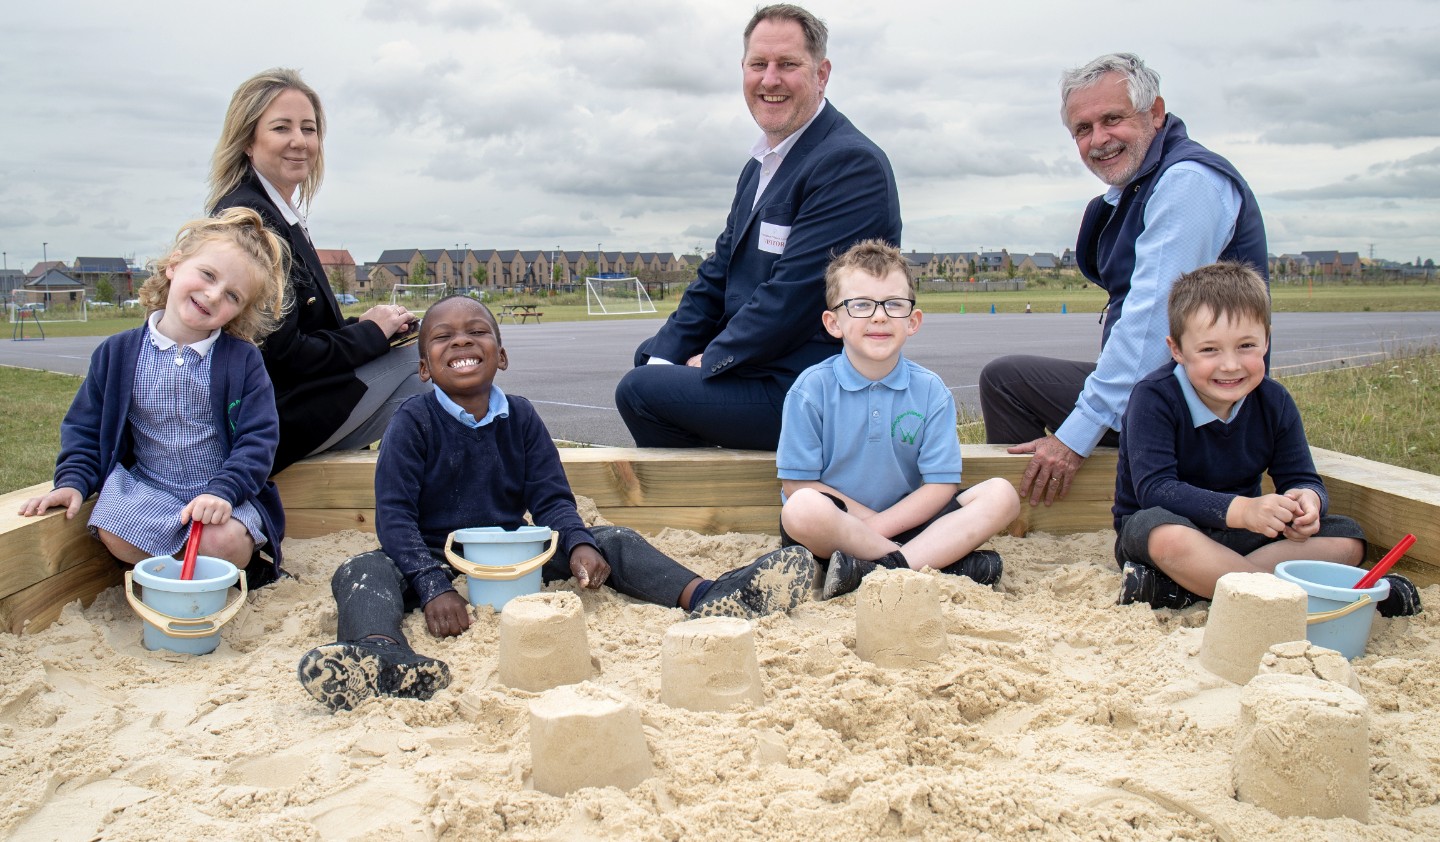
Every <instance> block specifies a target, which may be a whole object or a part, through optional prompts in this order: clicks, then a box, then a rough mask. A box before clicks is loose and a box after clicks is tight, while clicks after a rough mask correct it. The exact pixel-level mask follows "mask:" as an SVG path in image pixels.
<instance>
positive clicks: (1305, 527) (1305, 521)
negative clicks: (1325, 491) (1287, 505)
mask: <svg viewBox="0 0 1440 842" xmlns="http://www.w3.org/2000/svg"><path fill="white" fill-rule="evenodd" d="M1285 496H1286V497H1288V498H1290V499H1291V500H1294V501H1295V502H1296V503H1297V504H1299V506H1300V513H1299V514H1298V515H1296V516H1295V519H1294V520H1292V521H1290V525H1289V526H1288V527H1286V529H1285V537H1286V538H1289V539H1290V540H1291V541H1304V540H1305V539H1306V538H1309V537H1310V536H1311V535H1314V534H1315V533H1316V532H1319V531H1320V495H1319V494H1316V493H1315V489H1313V488H1292V489H1290V490H1289V491H1287V492H1285Z"/></svg>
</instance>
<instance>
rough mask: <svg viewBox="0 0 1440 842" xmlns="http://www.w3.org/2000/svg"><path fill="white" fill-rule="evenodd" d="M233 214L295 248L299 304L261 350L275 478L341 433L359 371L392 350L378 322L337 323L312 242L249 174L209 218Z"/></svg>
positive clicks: (361, 387) (357, 390) (355, 396)
mask: <svg viewBox="0 0 1440 842" xmlns="http://www.w3.org/2000/svg"><path fill="white" fill-rule="evenodd" d="M233 207H244V208H250V209H251V210H253V211H255V212H256V213H258V214H260V218H261V219H263V220H265V227H267V228H269V229H270V230H271V231H273V232H275V233H276V234H277V235H279V236H280V239H282V240H284V241H285V242H286V243H287V244H288V245H289V246H290V293H291V295H293V296H294V298H293V300H292V301H291V307H290V310H289V312H287V313H286V314H285V318H284V319H282V320H281V322H280V326H279V327H278V328H276V330H275V332H274V333H272V334H270V335H269V336H267V337H265V340H264V342H263V343H261V346H260V350H261V353H262V354H263V356H264V357H265V368H266V370H267V371H269V372H270V379H271V380H272V381H274V383H275V406H276V408H277V409H278V410H279V412H280V447H279V449H278V450H277V451H276V453H275V467H274V469H273V473H277V474H278V473H280V471H282V470H284V469H285V468H286V467H288V466H290V465H291V464H293V463H294V462H297V461H299V460H301V459H304V458H305V457H306V456H307V455H309V453H310V451H312V450H314V449H315V448H317V447H319V446H320V445H321V444H323V443H324V442H325V440H326V439H328V438H329V437H330V434H331V433H333V432H335V431H336V430H338V429H340V425H341V424H343V423H345V419H346V418H349V417H350V411H351V410H353V409H354V408H355V405H356V404H358V403H359V402H360V399H361V398H362V397H364V396H365V384H364V383H363V382H361V380H360V379H359V378H358V377H356V376H355V369H356V368H359V367H360V366H361V365H363V364H365V363H367V362H370V361H371V360H373V359H377V358H379V357H381V356H383V355H384V354H386V353H387V352H388V351H389V350H390V342H389V340H388V339H387V338H386V336H385V332H384V331H383V330H381V329H380V326H379V325H377V324H375V323H374V322H357V320H355V319H346V318H344V317H342V316H341V315H340V305H339V304H338V303H337V302H336V301H335V293H334V292H333V291H332V290H331V289H330V281H329V280H328V279H327V278H326V277H325V269H324V267H322V266H321V265H320V255H319V254H317V253H316V252H315V247H314V246H313V245H311V243H310V238H309V237H307V236H306V235H305V231H304V230H303V229H302V228H301V227H300V225H299V223H296V224H295V225H290V224H288V223H286V222H285V217H284V215H282V214H281V213H280V210H279V209H278V208H276V207H275V203H274V202H272V201H270V196H269V194H267V193H266V192H265V186H264V185H262V184H261V183H260V182H259V180H257V179H256V178H255V175H254V173H253V172H250V171H247V172H246V174H245V177H244V178H242V179H241V180H240V183H239V184H238V185H236V186H235V189H234V190H231V191H230V192H229V193H227V194H225V196H224V197H223V198H221V199H220V201H218V202H216V203H215V208H214V210H213V211H212V212H218V211H221V210H225V209H226V208H233Z"/></svg>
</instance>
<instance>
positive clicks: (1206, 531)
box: [1115, 508, 1365, 570]
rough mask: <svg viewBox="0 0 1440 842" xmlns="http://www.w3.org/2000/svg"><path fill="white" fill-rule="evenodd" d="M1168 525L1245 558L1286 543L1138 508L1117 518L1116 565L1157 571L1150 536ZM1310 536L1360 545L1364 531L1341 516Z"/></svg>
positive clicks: (1324, 522)
mask: <svg viewBox="0 0 1440 842" xmlns="http://www.w3.org/2000/svg"><path fill="white" fill-rule="evenodd" d="M1172 523H1173V524H1175V525H1176V526H1188V527H1190V528H1191V529H1194V530H1197V531H1198V532H1200V533H1201V534H1203V535H1204V536H1205V537H1207V538H1209V539H1210V540H1212V541H1214V542H1215V543H1217V544H1219V545H1221V546H1222V547H1225V548H1226V549H1230V550H1234V551H1235V552H1237V553H1239V554H1240V555H1249V554H1250V553H1253V552H1255V551H1256V550H1258V549H1260V548H1261V547H1263V546H1265V545H1266V544H1273V543H1274V542H1276V541H1285V540H1288V539H1286V538H1285V536H1283V535H1277V536H1276V537H1274V538H1267V537H1265V536H1264V535H1261V534H1260V533H1259V532H1251V531H1250V530H1248V529H1228V528H1227V529H1215V528H1213V527H1208V526H1196V525H1195V523H1194V522H1193V521H1191V520H1190V519H1189V518H1187V517H1182V516H1181V515H1177V514H1175V513H1174V512H1172V511H1170V510H1169V509H1161V508H1153V509H1141V510H1140V511H1138V512H1136V513H1134V514H1132V515H1125V516H1124V517H1122V518H1120V531H1119V533H1118V534H1117V535H1116V536H1115V562H1116V564H1119V565H1120V566H1121V567H1124V566H1125V562H1127V561H1133V562H1135V563H1136V564H1143V565H1145V566H1146V567H1152V568H1155V569H1157V570H1158V569H1159V567H1157V566H1156V564H1155V562H1154V560H1152V559H1151V558H1150V533H1151V532H1152V531H1154V529H1155V528H1156V527H1158V526H1165V525H1167V524H1172ZM1313 537H1316V538H1355V539H1357V540H1358V541H1360V542H1361V543H1362V544H1363V543H1365V530H1363V529H1361V528H1360V524H1358V523H1356V522H1355V521H1354V520H1351V519H1350V518H1348V517H1346V516H1344V515H1325V516H1323V517H1321V518H1320V531H1318V532H1316V533H1315V535H1314V536H1313Z"/></svg>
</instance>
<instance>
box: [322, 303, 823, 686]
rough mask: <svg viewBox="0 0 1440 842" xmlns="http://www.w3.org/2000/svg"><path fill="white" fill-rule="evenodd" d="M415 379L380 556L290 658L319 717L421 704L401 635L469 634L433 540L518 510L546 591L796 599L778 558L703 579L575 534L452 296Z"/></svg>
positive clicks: (720, 601)
mask: <svg viewBox="0 0 1440 842" xmlns="http://www.w3.org/2000/svg"><path fill="white" fill-rule="evenodd" d="M419 346H420V378H421V379H422V380H427V381H431V382H433V383H434V384H435V390H434V391H433V392H432V393H430V394H426V395H417V396H415V397H413V398H411V399H410V400H407V401H406V402H405V403H404V404H402V405H401V407H400V409H399V411H398V412H397V413H396V415H395V417H394V419H393V420H392V421H391V422H390V426H389V429H388V430H386V433H385V438H384V442H383V445H382V447H381V449H380V458H379V460H378V462H377V464H376V468H375V511H376V532H377V534H378V537H379V538H380V546H381V549H380V550H378V551H375V552H369V553H364V554H362V555H359V556H356V557H355V558H352V559H350V560H349V561H347V562H345V564H343V565H341V566H340V568H339V569H338V570H337V571H336V572H335V576H334V577H333V579H332V580H331V583H330V588H331V592H332V593H333V594H334V596H335V602H336V604H337V606H338V608H339V621H338V629H337V635H336V636H337V638H338V641H337V642H335V643H331V644H327V645H325V646H321V647H318V648H316V649H312V650H311V651H310V652H308V653H306V655H305V656H304V657H303V658H302V659H301V661H300V665H299V668H298V672H299V677H300V682H301V684H302V685H304V687H305V689H306V690H307V691H309V693H310V694H311V695H312V696H314V697H315V698H316V699H318V700H319V701H320V702H322V703H323V704H325V705H326V706H328V707H329V708H330V709H331V710H349V709H351V708H353V707H355V706H356V705H357V704H359V703H360V702H362V701H364V700H365V699H369V698H373V697H375V696H400V697H404V698H414V699H428V698H430V697H431V696H432V695H433V694H434V693H435V692H436V691H438V690H440V689H442V688H444V687H445V686H447V685H448V684H449V683H450V671H449V668H448V667H447V666H446V665H445V664H444V663H443V662H441V661H438V660H435V659H433V658H426V657H424V656H421V655H417V654H416V653H415V652H414V650H412V649H411V648H410V645H409V643H408V642H407V641H406V639H405V635H404V633H403V632H402V630H401V628H400V626H401V622H402V620H403V619H404V614H405V612H406V611H408V610H411V609H413V608H416V607H423V609H424V612H425V625H426V627H427V629H428V630H429V631H430V633H431V634H432V635H434V636H436V637H450V636H454V635H458V634H460V633H461V632H463V631H465V630H466V629H467V628H469V627H470V613H469V605H468V603H467V602H466V601H465V600H464V599H463V598H462V597H461V596H460V595H459V594H458V593H456V591H455V589H454V587H453V586H452V585H451V578H452V577H453V576H455V571H454V570H452V569H451V568H450V567H449V566H448V565H446V564H445V561H444V553H443V550H444V546H445V539H446V537H447V536H448V535H449V534H450V533H451V532H453V531H454V530H456V529H463V528H467V527H473V526H500V527H503V528H505V529H515V528H516V527H519V526H522V525H524V523H525V513H526V512H527V511H528V512H529V513H530V515H531V517H532V518H533V520H534V522H535V523H536V524H538V525H541V526H548V527H550V528H551V529H553V530H555V535H556V538H555V540H556V541H558V542H559V546H558V547H557V548H556V552H555V555H554V557H552V558H551V559H550V561H549V562H547V563H546V564H545V566H544V568H542V570H543V572H542V576H543V578H544V579H545V580H546V581H547V582H548V581H557V580H563V579H568V578H569V577H570V576H572V575H573V576H574V577H575V578H576V579H577V580H578V581H579V582H580V584H581V585H582V586H583V587H587V588H598V587H600V586H601V585H602V584H609V585H610V586H611V587H612V588H614V589H615V590H617V591H619V592H620V593H623V594H625V595H627V596H631V597H634V598H636V599H641V600H645V601H646V602H653V603H655V604H657V605H664V606H675V607H679V608H682V609H685V610H687V611H690V612H692V614H695V615H699V616H717V615H723V616H733V617H747V618H748V617H755V616H759V615H761V614H768V613H771V612H774V611H788V610H789V609H791V608H793V607H794V606H795V605H796V604H798V603H800V602H801V601H804V600H805V599H808V598H809V593H810V589H811V586H812V582H813V580H814V577H815V559H814V558H813V557H812V556H811V555H810V553H809V552H807V551H806V550H805V549H804V548H803V547H787V548H784V549H781V550H777V551H775V552H773V553H770V554H768V555H766V556H763V557H761V558H760V559H759V560H757V561H755V562H753V563H752V564H750V565H748V566H746V567H743V568H740V569H737V570H732V571H730V572H729V573H726V574H724V575H723V576H721V577H720V578H718V579H716V580H714V581H711V580H707V579H703V578H701V577H700V576H699V575H698V574H696V573H694V572H692V571H690V570H687V569H686V568H684V567H682V566H680V565H679V564H678V563H676V562H675V561H674V560H673V559H671V558H669V557H668V556H666V555H664V554H663V553H661V552H660V551H659V550H657V549H656V548H655V547H653V546H651V545H650V544H649V543H648V542H646V541H645V539H644V538H642V537H641V536H640V535H639V534H637V533H636V532H634V531H633V530H630V529H625V528H620V527H613V526H602V527H596V528H595V529H593V530H591V529H586V528H585V525H584V524H583V522H582V521H581V520H580V515H579V513H578V512H577V511H576V508H575V498H574V496H573V495H572V494H571V492H570V486H569V483H567V482H566V479H565V472H564V470H563V468H562V467H561V464H560V455H559V453H558V452H557V451H556V449H555V444H554V442H552V441H551V440H550V434H549V432H547V431H546V429H545V425H544V423H543V422H542V421H541V420H540V416H539V415H538V414H536V412H535V409H534V408H533V407H532V406H531V405H530V402H529V401H527V400H525V399H524V398H522V397H519V396H517V395H506V394H505V393H504V392H502V391H501V390H500V388H499V387H497V386H495V385H494V382H493V381H494V379H495V374H496V372H498V371H501V370H503V369H505V368H506V367H507V365H508V364H509V360H508V358H507V356H506V352H505V349H504V347H502V346H501V343H500V327H499V325H498V324H497V323H496V321H495V316H494V315H493V314H491V312H490V311H489V310H488V309H487V308H486V307H485V305H483V304H481V303H480V302H478V301H475V300H474V299H471V298H468V297H466V296H463V295H455V296H450V297H448V298H443V299H441V300H440V301H438V302H436V303H435V304H434V305H432V306H431V307H430V309H429V311H428V312H427V313H426V314H425V318H424V321H423V322H422V323H421V326H420V340H419Z"/></svg>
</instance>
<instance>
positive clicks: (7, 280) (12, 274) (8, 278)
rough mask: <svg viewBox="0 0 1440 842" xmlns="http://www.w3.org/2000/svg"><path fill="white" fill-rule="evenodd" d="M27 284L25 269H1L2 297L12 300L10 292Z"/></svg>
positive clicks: (0, 294)
mask: <svg viewBox="0 0 1440 842" xmlns="http://www.w3.org/2000/svg"><path fill="white" fill-rule="evenodd" d="M24 285H25V270H23V269H3V270H0V297H3V298H4V300H6V301H9V300H10V292H11V291H12V290H15V289H17V288H19V287H22V286H24Z"/></svg>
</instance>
